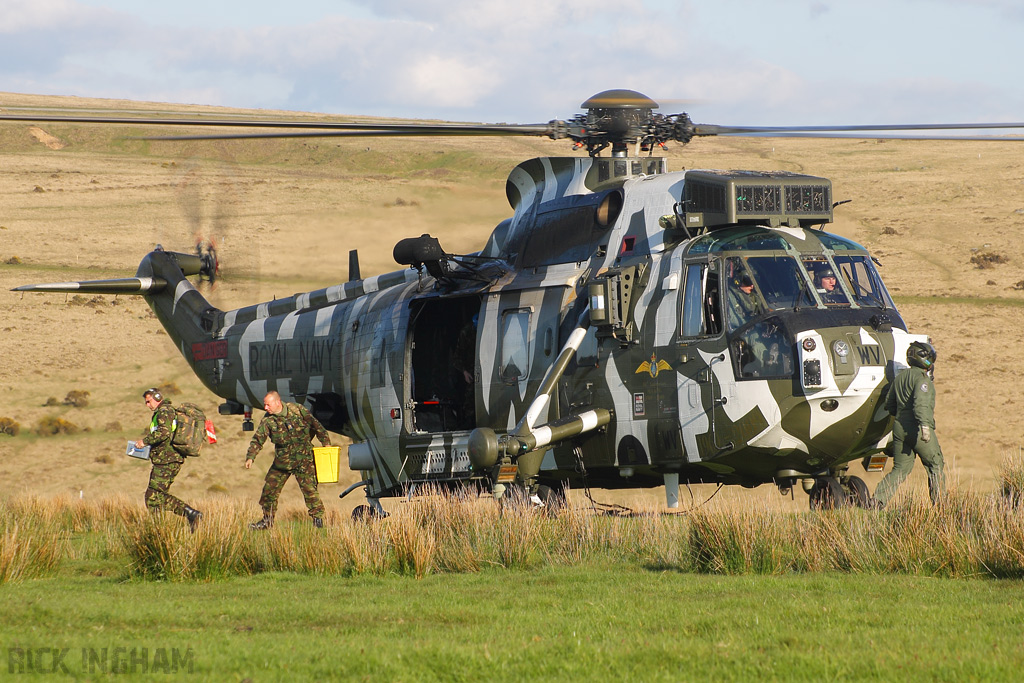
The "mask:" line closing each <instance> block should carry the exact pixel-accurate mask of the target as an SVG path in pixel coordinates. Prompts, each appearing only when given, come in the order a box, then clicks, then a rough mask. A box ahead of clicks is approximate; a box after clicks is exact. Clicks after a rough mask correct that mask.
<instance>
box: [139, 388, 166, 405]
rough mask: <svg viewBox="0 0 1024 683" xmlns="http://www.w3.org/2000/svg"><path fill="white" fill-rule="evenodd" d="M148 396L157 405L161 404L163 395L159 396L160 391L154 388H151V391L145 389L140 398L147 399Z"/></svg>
mask: <svg viewBox="0 0 1024 683" xmlns="http://www.w3.org/2000/svg"><path fill="white" fill-rule="evenodd" d="M150 396H152V397H153V400H154V401H156V402H157V403H162V402H163V400H164V395H163V394H161V393H160V390H159V389H157V388H156V387H153V388H152V389H146V390H145V391H143V392H142V398H149V397H150Z"/></svg>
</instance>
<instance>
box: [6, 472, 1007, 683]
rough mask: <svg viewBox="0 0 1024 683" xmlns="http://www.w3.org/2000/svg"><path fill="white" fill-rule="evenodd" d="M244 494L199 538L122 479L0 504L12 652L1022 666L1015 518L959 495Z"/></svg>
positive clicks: (471, 670) (615, 667) (645, 669)
mask: <svg viewBox="0 0 1024 683" xmlns="http://www.w3.org/2000/svg"><path fill="white" fill-rule="evenodd" d="M1007 473H1008V474H1012V475H1014V476H1016V477H1017V480H1019V479H1020V476H1018V475H1019V474H1020V472H1019V471H1018V470H1016V469H1010V468H1008V469H1007ZM1017 480H1013V481H1011V480H1010V477H1009V476H1007V477H1006V481H1007V482H1009V483H1010V485H1011V486H1015V485H1016V484H1019V483H1020V481H1017ZM1014 490H1017V489H1014ZM254 512H255V510H254V509H253V508H252V506H251V505H249V506H246V505H221V506H217V505H211V506H210V507H208V509H207V516H206V518H204V520H203V522H202V524H201V525H200V527H199V529H198V530H197V532H196V533H195V534H190V533H189V532H188V530H187V526H186V525H185V523H184V522H183V521H182V520H181V519H179V518H176V517H173V516H158V517H150V516H149V515H147V514H146V512H145V511H144V508H143V507H142V506H141V505H140V504H138V502H136V501H132V500H130V499H126V498H122V499H110V500H107V501H103V502H101V503H90V502H83V501H78V500H72V499H67V498H64V499H35V498H31V499H14V500H8V501H3V502H0V541H2V543H0V579H2V581H0V614H3V615H4V618H3V620H0V643H2V644H3V645H2V647H3V648H4V654H5V655H6V657H7V661H6V667H7V669H6V670H7V672H8V673H10V674H24V675H26V676H29V675H38V676H51V675H53V674H61V675H66V676H72V677H75V678H83V679H95V678H99V677H105V676H107V675H111V674H116V675H118V676H124V677H126V678H144V677H145V676H146V675H149V674H159V675H164V674H170V675H177V676H178V677H182V676H183V675H186V674H187V675H189V678H197V679H199V680H296V679H297V680H320V679H328V678H334V679H340V680H365V679H384V680H410V681H411V680H417V681H419V680H481V679H483V680H524V679H525V680H534V679H541V678H546V679H549V678H553V677H557V678H561V679H574V680H575V679H584V680H587V679H597V678H600V679H602V680H643V681H648V680H680V679H682V680H699V679H711V678H714V679H721V680H752V679H787V680H822V679H843V680H892V679H900V680H921V679H927V680H963V679H973V680H982V679H985V680H1013V679H1015V678H1016V675H1017V673H1018V672H1019V670H1020V667H1021V666H1022V665H1024V638H1022V633H1024V630H1022V627H1024V582H1021V581H1020V580H1019V578H1020V577H1021V576H1024V520H1022V519H1021V515H1020V514H1019V511H1018V509H1016V508H1013V507H1012V506H1010V505H1009V504H1008V502H1007V501H1006V500H1004V499H999V498H996V497H992V496H979V495H977V494H973V493H971V492H969V491H968V492H960V491H954V492H953V493H952V495H951V496H950V498H949V500H947V501H946V502H945V503H944V504H943V505H942V506H939V507H938V508H932V507H931V506H930V505H927V504H925V503H923V502H922V501H920V500H915V499H913V498H909V499H903V500H902V501H901V502H900V503H899V504H897V505H893V506H891V509H887V510H886V511H884V512H881V513H878V512H873V511H864V510H856V509H844V510H840V511H835V512H830V513H812V512H806V513H803V514H800V515H794V514H791V513H786V512H780V511H771V510H766V511H750V510H743V509H738V508H736V507H735V506H725V507H715V506H714V505H709V506H708V507H707V508H701V509H699V510H696V511H693V513H692V514H690V515H676V516H670V515H655V514H641V515H639V516H629V517H609V516H605V515H597V514H594V513H593V512H591V511H588V510H584V509H580V508H573V509H571V510H569V511H567V512H564V513H563V514H562V515H560V516H558V517H556V518H550V517H548V516H546V515H543V514H537V513H535V512H529V511H522V510H505V511H503V512H502V511H499V510H498V508H497V506H496V505H495V504H494V503H493V501H489V500H475V501H473V500H465V499H456V500H453V499H447V498H443V497H440V496H431V497H427V498H423V499H421V500H416V501H414V502H412V503H410V504H407V505H404V506H402V507H401V508H400V509H399V510H398V511H396V512H395V513H394V514H393V515H392V516H391V517H390V518H388V519H386V520H383V521H377V522H373V523H363V524H358V525H357V524H353V523H351V522H350V521H348V520H343V519H340V518H339V517H338V516H337V515H332V516H331V518H330V519H329V520H328V521H329V524H328V526H327V528H326V529H324V530H322V531H318V530H315V529H313V528H312V525H311V524H309V522H308V519H304V518H303V515H302V514H301V512H300V511H299V510H294V509H293V510H288V511H284V513H283V514H282V515H281V516H280V521H279V523H278V525H277V526H276V527H275V528H274V529H273V530H272V531H270V532H261V533H254V532H250V531H248V530H247V529H246V524H245V523H246V521H247V520H249V519H250V518H252V517H254V515H253V513H254ZM1001 576H1002V577H1012V578H998V577H1001ZM948 577H953V578H948ZM994 577H995V578H994ZM2 666H4V664H0V667H2ZM0 672H2V668H0Z"/></svg>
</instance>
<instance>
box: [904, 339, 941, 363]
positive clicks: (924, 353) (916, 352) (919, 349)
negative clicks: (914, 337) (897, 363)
mask: <svg viewBox="0 0 1024 683" xmlns="http://www.w3.org/2000/svg"><path fill="white" fill-rule="evenodd" d="M935 357H936V353H935V347H934V346H932V345H931V344H928V343H926V342H918V341H916V342H911V343H910V346H909V347H908V348H907V362H908V363H910V364H911V365H913V366H916V367H919V368H921V369H922V370H931V368H932V366H933V365H935Z"/></svg>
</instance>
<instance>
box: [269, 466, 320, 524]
mask: <svg viewBox="0 0 1024 683" xmlns="http://www.w3.org/2000/svg"><path fill="white" fill-rule="evenodd" d="M292 475H295V481H296V483H298V485H299V490H300V491H302V497H303V498H305V500H306V508H307V509H308V510H309V516H310V517H313V518H314V519H316V518H318V517H323V516H324V512H325V510H324V504H323V503H322V502H321V501H320V494H319V493H317V491H316V485H317V481H316V468H315V466H314V465H313V462H312V461H310V462H308V463H303V464H301V465H299V466H298V467H296V468H295V469H292V470H279V469H274V467H273V466H271V468H270V469H269V470H267V478H266V480H265V481H264V483H263V493H262V494H261V495H260V507H261V508H263V517H264V518H265V519H274V515H276V514H277V499H278V498H279V497H280V496H281V489H283V488H284V483H285V482H286V481H288V477H290V476H292Z"/></svg>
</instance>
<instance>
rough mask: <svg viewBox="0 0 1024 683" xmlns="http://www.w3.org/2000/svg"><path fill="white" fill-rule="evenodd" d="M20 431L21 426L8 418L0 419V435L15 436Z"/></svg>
mask: <svg viewBox="0 0 1024 683" xmlns="http://www.w3.org/2000/svg"><path fill="white" fill-rule="evenodd" d="M20 431H21V425H20V424H18V423H17V422H15V421H14V420H12V419H11V418H9V417H0V434H7V435H9V436H17V435H18V432H20Z"/></svg>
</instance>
